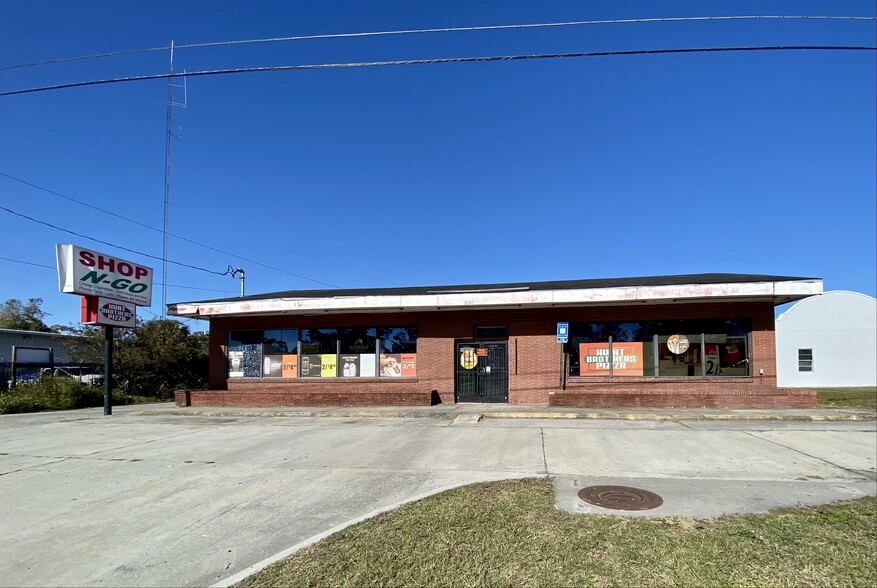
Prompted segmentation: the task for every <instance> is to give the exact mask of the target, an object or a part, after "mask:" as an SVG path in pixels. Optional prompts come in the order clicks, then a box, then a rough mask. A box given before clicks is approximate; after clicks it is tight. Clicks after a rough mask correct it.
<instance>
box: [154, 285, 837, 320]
mask: <svg viewBox="0 0 877 588" xmlns="http://www.w3.org/2000/svg"><path fill="white" fill-rule="evenodd" d="M821 293H822V280H796V281H786V282H735V283H726V284H682V285H674V286H640V287H618V288H584V289H565V290H528V291H519V292H465V293H450V294H409V295H393V296H344V297H325V298H266V299H259V300H224V301H217V302H204V303H191V304H176V305H169V312H170V314H172V315H176V316H193V317H199V318H211V317H218V316H246V315H256V314H310V313H316V312H320V313H322V312H328V313H343V312H369V311H373V312H381V311H384V312H386V311H388V310H399V311H414V310H452V309H475V308H483V309H488V308H504V307H505V308H509V307H511V308H540V307H543V308H544V307H551V306H569V305H574V304H576V305H592V304H606V303H613V302H618V303H625V302H670V301H673V302H675V301H690V300H709V299H724V300H733V299H741V298H765V299H772V298H773V297H774V296H811V295H814V294H821Z"/></svg>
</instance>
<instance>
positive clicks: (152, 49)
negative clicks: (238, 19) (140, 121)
mask: <svg viewBox="0 0 877 588" xmlns="http://www.w3.org/2000/svg"><path fill="white" fill-rule="evenodd" d="M729 20H730V21H735V20H846V21H873V20H877V18H875V17H871V16H815V15H814V16H807V15H789V16H778V15H774V16H771V15H740V16H684V17H666V18H627V19H613V20H581V21H570V22H547V23H529V24H513V25H487V26H474V27H446V28H435V29H403V30H394V31H371V32H359V33H329V34H322V35H298V36H292V37H271V38H264V39H243V40H237V41H213V42H209V43H189V44H187V45H175V46H174V49H175V50H179V49H200V48H205V47H226V46H231V45H249V44H257V43H278V42H289V41H307V40H315V39H350V38H361V37H383V36H390V35H414V34H425V33H459V32H479V31H501V30H514V29H518V30H520V29H536V28H555V27H573V26H584V25H606V24H636V23H657V22H692V21H699V22H703V21H729ZM170 48H171V47H170V46H166V47H148V48H144V49H127V50H122V51H110V52H105V53H93V54H91V55H79V56H75V57H62V58H59V59H51V60H47V61H36V62H32V63H21V64H16V65H7V66H5V67H0V71H6V70H10V69H20V68H26V67H36V66H40V65H52V64H57V63H68V62H72V61H84V60H89V59H100V58H105V57H120V56H124V55H133V54H137V53H150V52H155V51H167V50H169V49H170Z"/></svg>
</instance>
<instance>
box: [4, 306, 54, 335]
mask: <svg viewBox="0 0 877 588" xmlns="http://www.w3.org/2000/svg"><path fill="white" fill-rule="evenodd" d="M42 303H43V299H42V298H31V299H30V300H28V301H27V304H24V303H22V302H21V301H20V300H16V299H15V298H10V299H9V300H7V301H6V302H4V303H3V305H2V306H0V329H18V330H20V331H41V332H43V333H50V332H52V329H50V328H49V327H48V326H46V323H44V322H43V319H44V318H46V316H48V314H47V313H45V312H43V310H42V309H41V308H40V305H42Z"/></svg>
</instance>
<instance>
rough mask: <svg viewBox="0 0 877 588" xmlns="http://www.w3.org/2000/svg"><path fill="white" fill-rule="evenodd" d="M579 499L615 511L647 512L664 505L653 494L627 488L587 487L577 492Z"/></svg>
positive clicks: (661, 499)
mask: <svg viewBox="0 0 877 588" xmlns="http://www.w3.org/2000/svg"><path fill="white" fill-rule="evenodd" d="M579 498H581V499H582V500H584V501H585V502H587V503H588V504H593V505H595V506H601V507H603V508H613V509H615V510H649V509H652V508H658V507H659V506H661V505H662V504H664V499H663V498H661V497H660V496H658V495H657V494H655V493H654V492H649V491H648V490H640V489H639V488H631V487H629V486H588V487H587V488H582V489H581V490H579Z"/></svg>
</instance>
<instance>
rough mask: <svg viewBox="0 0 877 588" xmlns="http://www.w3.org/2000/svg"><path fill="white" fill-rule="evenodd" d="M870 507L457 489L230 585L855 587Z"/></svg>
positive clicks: (868, 572) (876, 510)
mask: <svg viewBox="0 0 877 588" xmlns="http://www.w3.org/2000/svg"><path fill="white" fill-rule="evenodd" d="M875 557H877V500H875V499H873V498H869V499H863V500H858V501H852V502H846V503H838V504H833V505H826V506H820V507H814V508H802V509H794V510H784V511H778V512H776V513H773V514H770V515H749V516H728V517H722V518H720V519H715V520H708V521H700V520H693V519H677V518H665V519H657V520H656V519H652V520H646V519H631V518H624V517H620V516H619V517H615V516H611V517H610V516H593V515H592V516H584V515H572V514H569V513H565V512H561V511H559V510H557V509H555V508H554V490H553V487H552V484H551V481H550V480H549V479H546V478H535V479H526V480H511V481H503V482H491V483H483V484H475V485H471V486H466V487H463V488H459V489H456V490H452V491H449V492H445V493H442V494H439V495H436V496H433V497H430V498H427V499H425V500H421V501H419V502H416V503H412V504H408V505H405V506H403V507H401V508H399V509H397V510H395V511H393V512H391V513H387V514H384V515H381V516H379V517H376V518H375V519H372V520H370V521H366V522H364V523H360V524H358V525H355V526H353V527H350V528H349V529H346V530H344V531H342V532H340V533H337V534H336V535H333V536H332V537H329V538H328V539H326V540H324V541H321V542H320V543H318V544H316V545H314V546H312V547H310V548H308V549H305V550H302V551H300V552H298V553H296V554H295V555H293V556H292V557H290V558H289V559H287V560H285V561H283V562H279V563H277V564H275V565H273V566H271V567H269V568H266V569H265V570H263V571H262V572H260V573H258V574H256V575H254V576H251V577H250V578H248V579H246V580H245V581H244V582H242V583H241V584H239V586H252V587H255V586H331V587H335V586H351V587H354V586H355V587H357V588H359V587H363V586H522V587H523V586H539V587H542V586H576V587H577V586H697V587H700V586H796V587H797V586H863V587H869V588H871V587H873V586H874V585H875V583H877V572H875V568H877V562H875Z"/></svg>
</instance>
